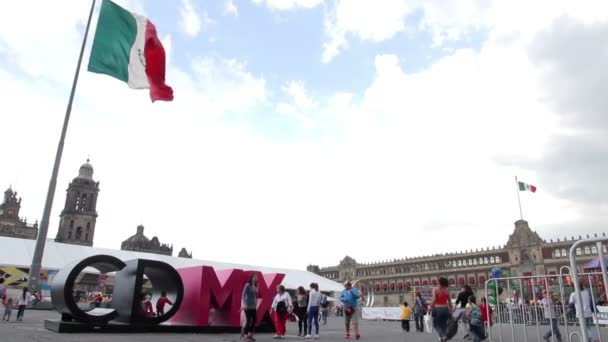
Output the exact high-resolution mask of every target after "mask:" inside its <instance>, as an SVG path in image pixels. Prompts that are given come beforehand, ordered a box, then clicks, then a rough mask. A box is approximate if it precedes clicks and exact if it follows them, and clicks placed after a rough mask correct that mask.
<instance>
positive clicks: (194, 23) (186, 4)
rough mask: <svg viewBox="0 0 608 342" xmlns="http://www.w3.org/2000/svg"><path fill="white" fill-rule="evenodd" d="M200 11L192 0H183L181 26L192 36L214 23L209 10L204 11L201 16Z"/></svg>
mask: <svg viewBox="0 0 608 342" xmlns="http://www.w3.org/2000/svg"><path fill="white" fill-rule="evenodd" d="M198 12H199V9H198V8H196V6H195V5H194V4H193V3H192V0H182V4H181V7H180V14H181V20H180V28H181V29H182V31H183V32H184V33H185V34H186V35H188V36H190V37H196V36H198V34H199V33H200V32H201V30H205V29H206V28H207V27H208V26H209V25H212V24H213V23H214V20H213V19H211V18H210V17H209V14H208V13H207V11H202V13H201V14H202V17H200V16H199V13H198Z"/></svg>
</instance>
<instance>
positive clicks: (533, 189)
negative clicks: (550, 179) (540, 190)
mask: <svg viewBox="0 0 608 342" xmlns="http://www.w3.org/2000/svg"><path fill="white" fill-rule="evenodd" d="M517 183H519V191H531V192H536V187H535V186H534V185H530V184H526V183H524V182H519V181H518V182H517Z"/></svg>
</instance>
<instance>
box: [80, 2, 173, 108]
mask: <svg viewBox="0 0 608 342" xmlns="http://www.w3.org/2000/svg"><path fill="white" fill-rule="evenodd" d="M88 69H89V71H91V72H95V73H100V74H106V75H109V76H112V77H115V78H117V79H119V80H121V81H124V82H126V83H127V84H128V85H129V87H130V88H134V89H150V98H151V99H152V102H154V101H156V100H162V101H171V100H173V89H171V87H169V86H168V85H166V84H165V49H164V48H163V45H162V44H161V42H160V40H159V39H158V36H157V35H156V28H155V27H154V24H152V22H150V20H148V19H147V18H145V17H143V16H141V15H138V14H135V13H131V12H129V11H127V10H125V9H124V8H122V7H120V6H118V5H116V4H115V3H113V2H112V1H110V0H103V2H102V3H101V10H100V11H99V20H98V22H97V31H96V32H95V38H94V40H93V48H92V50H91V58H90V59H89V68H88Z"/></svg>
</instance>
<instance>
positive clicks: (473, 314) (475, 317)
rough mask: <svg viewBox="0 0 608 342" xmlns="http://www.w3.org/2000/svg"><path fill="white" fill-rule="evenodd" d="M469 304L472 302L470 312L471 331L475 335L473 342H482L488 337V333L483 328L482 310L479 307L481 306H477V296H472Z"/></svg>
mask: <svg viewBox="0 0 608 342" xmlns="http://www.w3.org/2000/svg"><path fill="white" fill-rule="evenodd" d="M469 304H471V307H470V311H469V314H468V316H469V317H468V321H469V332H470V334H471V335H472V337H473V342H480V341H483V340H485V339H486V334H485V332H484V329H483V321H482V319H481V310H480V309H479V306H477V298H475V296H470V297H469Z"/></svg>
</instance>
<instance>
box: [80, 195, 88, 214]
mask: <svg viewBox="0 0 608 342" xmlns="http://www.w3.org/2000/svg"><path fill="white" fill-rule="evenodd" d="M86 207H87V194H82V200H81V201H80V210H86Z"/></svg>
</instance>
